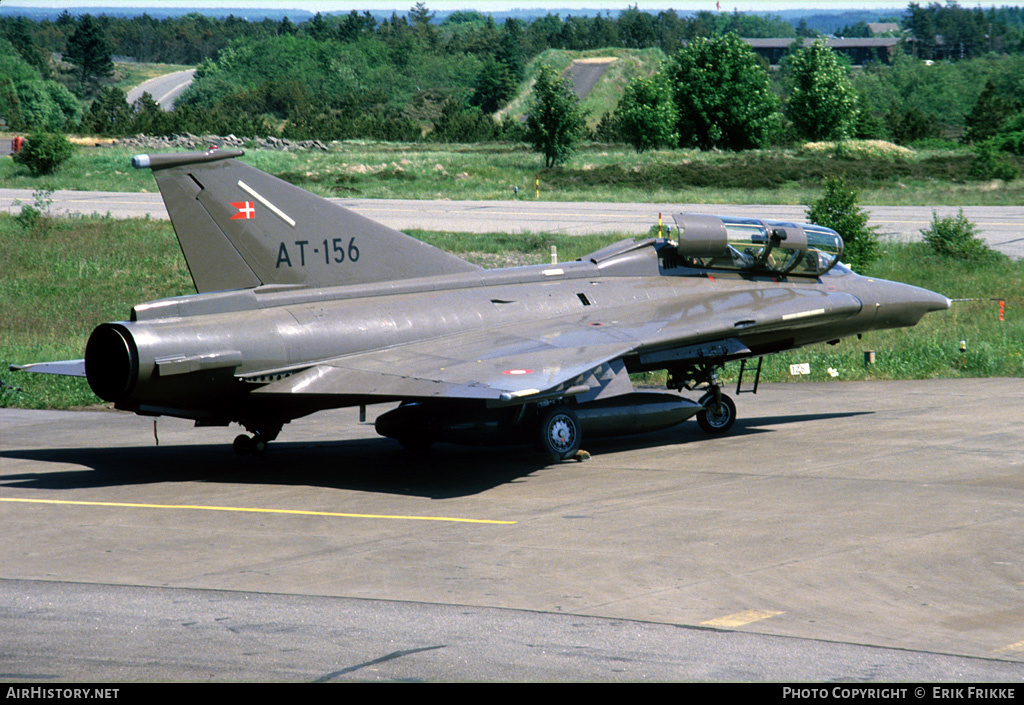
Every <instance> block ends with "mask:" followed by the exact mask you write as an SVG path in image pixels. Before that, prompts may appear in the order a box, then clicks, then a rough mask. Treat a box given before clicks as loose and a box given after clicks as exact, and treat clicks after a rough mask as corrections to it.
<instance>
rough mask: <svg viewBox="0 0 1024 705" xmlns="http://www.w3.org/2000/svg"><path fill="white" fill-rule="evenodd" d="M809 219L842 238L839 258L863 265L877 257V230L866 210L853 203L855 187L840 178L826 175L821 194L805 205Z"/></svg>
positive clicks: (855, 196)
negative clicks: (840, 256) (871, 224)
mask: <svg viewBox="0 0 1024 705" xmlns="http://www.w3.org/2000/svg"><path fill="white" fill-rule="evenodd" d="M807 218H808V219H809V220H810V221H811V222H812V223H817V224H818V225H824V226H825V227H826V228H832V229H833V230H835V231H836V232H837V233H839V235H840V237H842V238H843V261H844V262H846V263H847V264H849V265H850V266H851V267H853V268H854V269H864V268H866V267H867V266H868V265H870V264H871V263H872V262H874V261H875V260H876V259H878V255H879V252H878V234H877V233H876V232H875V230H874V228H870V227H868V214H867V213H866V212H864V211H862V210H861V209H860V208H858V207H857V191H856V189H854V188H851V187H850V186H848V185H847V184H846V182H845V181H844V180H843V179H841V178H827V179H826V180H825V191H824V193H823V194H822V197H821V198H819V199H818V200H817V201H815V202H814V203H812V204H811V207H810V208H808V209H807Z"/></svg>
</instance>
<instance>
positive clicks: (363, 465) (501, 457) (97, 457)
mask: <svg viewBox="0 0 1024 705" xmlns="http://www.w3.org/2000/svg"><path fill="white" fill-rule="evenodd" d="M869 413H873V412H864V411H855V412H842V413H829V414H795V415H790V416H766V417H760V418H748V419H741V420H738V421H737V422H736V424H735V425H734V426H733V428H732V430H731V431H730V433H729V434H728V435H725V436H709V435H707V434H705V433H704V432H702V431H701V430H700V429H699V428H698V427H697V424H696V423H686V424H683V425H682V426H676V427H674V428H670V429H666V430H663V431H658V432H655V433H648V434H643V435H638V436H629V437H623V438H606V439H592V440H590V441H588V442H587V443H586V447H587V450H588V451H590V452H592V453H594V454H595V455H602V456H607V455H612V454H614V453H620V452H628V451H636V450H645V449H648V448H658V447H661V446H665V445H676V444H678V445H683V446H693V445H695V444H696V445H704V444H706V443H728V442H729V440H730V439H733V438H737V437H743V436H749V435H755V434H762V433H771V432H773V429H772V428H771V427H776V426H780V425H783V424H792V423H802V422H809V421H819V420H832V419H840V418H846V417H851V416H860V415H863V414H869ZM0 458H11V459H19V460H33V461H39V462H46V463H66V464H69V465H76V466H84V467H85V468H89V470H83V469H69V470H66V471H46V472H38V473H35V472H26V473H9V474H5V475H3V476H2V477H0V486H6V487H20V488H31V489H47V490H69V489H81V488H93V487H114V486H127V485H145V484H150V483H160V482H224V483H235V484H259V485H308V486H313V487H323V488H336V489H348V490H356V491H363V492H377V493H383V494H396V495H407V496H419V497H425V498H428V499H447V498H452V497H461V496H468V495H474V494H478V493H481V492H484V491H486V490H488V489H491V488H493V487H497V486H499V485H503V484H506V483H511V482H523V481H526V480H527V478H528V476H529V475H531V474H533V473H535V472H538V471H541V470H545V469H548V470H551V469H557V468H558V467H559V466H560V465H561V463H554V462H553V461H551V460H549V459H548V458H547V457H545V456H543V455H541V454H538V453H536V452H534V451H532V450H531V449H530V448H528V447H523V446H516V447H504V446H502V447H479V446H478V447H466V446H455V445H449V444H438V445H437V446H435V447H434V448H432V449H430V450H428V451H425V452H421V453H412V452H409V451H405V450H402V449H401V448H399V446H398V444H396V443H394V442H393V441H391V440H389V439H384V438H370V439H355V440H343V441H319V442H282V441H278V442H275V443H273V444H272V445H271V446H270V449H269V450H268V451H267V453H266V455H264V456H262V457H239V456H237V455H235V453H234V452H232V450H231V447H230V445H228V444H216V445H212V444H203V445H176V446H167V445H162V446H142V447H132V448H45V449H34V450H9V451H0ZM572 464H573V461H568V463H567V465H570V466H571V465H572Z"/></svg>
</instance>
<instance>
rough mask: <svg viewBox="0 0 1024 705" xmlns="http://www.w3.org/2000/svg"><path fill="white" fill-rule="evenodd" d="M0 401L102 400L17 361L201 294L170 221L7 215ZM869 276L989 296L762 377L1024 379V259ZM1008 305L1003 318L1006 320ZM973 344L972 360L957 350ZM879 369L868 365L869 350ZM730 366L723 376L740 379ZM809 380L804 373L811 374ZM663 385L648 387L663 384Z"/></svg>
mask: <svg viewBox="0 0 1024 705" xmlns="http://www.w3.org/2000/svg"><path fill="white" fill-rule="evenodd" d="M411 234H413V235H414V236H416V237H418V238H420V239H422V240H424V241H426V242H429V243H431V244H434V245H436V246H438V247H441V248H443V249H445V250H448V251H450V252H454V253H456V254H459V255H460V256H463V257H465V258H467V259H470V260H472V261H475V262H477V263H479V264H482V265H483V266H488V267H495V266H514V265H519V264H532V263H542V262H545V261H547V259H548V258H549V256H550V247H551V245H553V244H554V245H557V247H558V251H559V255H560V257H561V259H562V260H571V259H575V258H577V257H580V256H582V255H584V254H586V253H588V252H591V251H593V250H596V249H599V248H600V247H602V246H603V245H605V244H608V243H609V242H611V241H613V240H615V239H616V238H615V237H612V236H585V237H571V236H550V235H536V234H534V235H531V234H525V235H509V234H504V233H493V234H460V233H432V232H421V231H414V232H413V233H411ZM0 271H2V272H3V276H2V277H0V301H3V302H4V305H3V306H2V307H0V364H2V368H0V369H2V371H0V380H2V381H3V385H0V406H19V407H27V408H67V407H75V406H83V405H89V404H94V403H97V402H98V400H97V399H96V397H95V396H93V394H92V392H91V391H90V390H89V388H88V385H87V384H86V383H85V381H84V380H79V379H71V378H60V377H55V376H52V375H31V374H23V373H13V372H8V371H7V366H8V365H9V364H12V363H28V362H41V361H48V360H61V359H74V358H80V357H81V356H82V354H83V350H84V348H85V341H86V339H87V338H88V336H89V333H90V332H91V331H92V329H93V328H94V327H95V326H96V325H97V324H99V323H102V322H104V321H109V320H124V319H126V318H127V317H128V313H129V311H130V309H131V307H132V306H133V305H134V304H137V303H141V302H144V301H149V300H152V299H157V298H162V297H167V296H177V295H181V294H187V293H194V289H193V287H192V281H191V278H190V277H189V274H188V270H187V268H186V267H185V262H184V259H183V258H182V256H181V252H180V250H179V249H178V245H177V241H176V239H175V237H174V232H173V230H172V229H171V226H170V224H169V223H166V222H156V221H148V220H126V221H119V220H113V219H108V218H100V217H89V218H58V219H48V218H44V219H42V220H40V221H39V222H38V223H37V224H36V225H35V226H34V227H30V228H26V227H23V225H22V224H21V223H19V221H18V220H17V219H16V218H14V217H12V216H10V215H8V214H0ZM868 273H869V274H872V275H875V276H880V277H885V278H889V279H895V280H899V281H904V282H907V283H911V284H918V285H920V286H924V287H927V288H930V289H933V290H935V291H939V292H941V293H943V294H945V295H947V296H949V297H950V298H958V299H981V300H979V301H967V302H963V303H957V304H954V305H953V308H952V309H951V310H950V311H945V312H939V313H932V314H929V315H928V316H926V317H925V319H924V320H923V321H922V323H921V324H919V325H918V326H916V327H915V328H912V329H901V330H894V331H881V332H877V333H870V334H868V335H866V336H865V337H864V339H863V340H857V339H855V338H854V339H848V340H844V341H843V342H842V343H840V344H839V345H837V346H834V347H830V346H816V347H812V348H804V349H802V350H798V351H794V352H791V353H787V354H784V355H778V356H774V357H771V358H768V359H767V360H766V363H765V373H764V379H766V380H771V381H783V380H789V379H791V378H790V375H789V365H790V364H793V363H795V362H809V363H810V364H811V375H810V377H809V378H810V379H813V380H828V379H832V377H831V376H830V375H829V374H828V372H827V370H828V368H830V367H831V368H833V369H834V370H837V371H838V377H837V379H839V380H848V379H873V378H878V379H901V378H929V377H972V376H1009V377H1024V358H1022V352H1021V347H1020V341H1021V340H1024V317H1022V311H1024V293H1022V292H1024V262H1016V263H1014V262H1011V261H1009V260H1007V259H1005V258H1003V259H993V260H992V261H989V262H986V263H983V264H976V265H964V264H952V263H950V262H949V261H946V260H943V259H941V258H939V257H938V256H936V255H933V254H931V253H930V251H929V250H928V249H927V247H926V246H925V245H921V244H918V245H909V246H894V247H890V249H889V250H888V251H887V252H886V253H885V256H884V257H883V258H882V259H881V260H880V261H879V262H878V263H876V265H875V266H874V267H873V268H872V269H871V271H870V272H868ZM992 298H1003V299H1004V300H1005V306H1006V316H1005V317H1006V320H1005V321H1004V322H1000V321H999V320H998V317H997V312H998V308H997V303H996V302H994V301H990V300H989V299H992ZM960 340H966V341H967V350H968V352H967V355H966V358H962V357H961V355H960V352H959V342H960ZM868 349H870V350H874V351H876V355H877V363H876V364H875V365H874V366H872V367H871V368H865V366H864V363H863V351H864V350H868ZM735 369H736V366H735V365H730V366H729V368H728V369H727V374H726V379H727V380H728V379H730V375H733V374H735ZM804 379H806V378H804ZM658 380H659V378H658V377H657V376H656V375H655V376H651V377H648V378H646V380H641V381H646V382H648V383H651V384H657V383H658Z"/></svg>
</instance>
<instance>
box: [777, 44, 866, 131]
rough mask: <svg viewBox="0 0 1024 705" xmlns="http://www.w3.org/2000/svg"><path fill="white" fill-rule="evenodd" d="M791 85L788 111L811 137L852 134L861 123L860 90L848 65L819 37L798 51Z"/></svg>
mask: <svg viewBox="0 0 1024 705" xmlns="http://www.w3.org/2000/svg"><path fill="white" fill-rule="evenodd" d="M788 72H789V78H790V82H791V86H792V87H791V89H790V93H789V101H788V103H787V110H786V112H787V114H788V115H789V119H790V120H792V121H793V126H794V127H795V128H796V131H797V134H798V135H800V136H801V137H803V138H805V139H808V140H833V139H846V138H848V137H851V136H852V135H853V132H854V128H855V126H856V123H857V94H856V92H854V90H853V86H852V85H850V79H849V77H848V76H847V75H846V68H845V67H844V66H843V65H842V64H841V63H840V62H839V61H838V60H837V59H836V55H835V52H833V51H832V50H831V49H830V48H828V46H826V45H825V43H824V42H823V41H821V40H818V41H816V42H814V43H813V44H811V45H810V46H809V47H806V48H805V49H801V50H800V51H798V52H796V53H795V54H794V55H793V56H792V58H791V59H790V60H789V65H788Z"/></svg>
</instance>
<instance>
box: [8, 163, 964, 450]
mask: <svg viewBox="0 0 1024 705" xmlns="http://www.w3.org/2000/svg"><path fill="white" fill-rule="evenodd" d="M242 155H243V153H242V152H241V151H228V150H219V151H210V152H205V153H186V154H153V155H139V156H136V157H134V158H133V160H132V164H133V166H135V167H136V168H149V169H151V170H152V171H153V174H154V176H155V178H156V181H157V184H158V185H159V187H160V192H161V194H162V196H163V199H164V202H165V204H166V206H167V211H168V213H169V214H170V217H171V221H172V224H173V226H174V230H175V232H176V233H177V236H178V241H179V243H180V245H181V249H182V252H183V253H184V255H185V260H186V262H187V264H188V267H189V271H190V272H191V274H192V279H193V281H194V282H195V286H196V291H197V292H198V293H197V294H195V295H189V296H182V297H176V298H169V299H161V300H158V301H151V302H149V303H144V304H140V305H137V306H135V307H134V308H133V309H132V311H131V316H130V320H128V321H118V322H112V323H104V324H102V325H100V326H99V327H97V328H96V329H95V331H94V332H93V333H92V335H91V336H90V338H89V341H88V344H87V345H86V349H85V358H84V360H70V361H62V362H52V363H38V364H34V365H21V366H16V368H17V369H24V370H31V371H33V372H50V373H56V374H71V375H78V376H84V377H86V378H87V380H88V383H89V385H90V387H91V388H92V390H93V391H94V392H95V393H96V394H97V396H99V397H100V398H101V399H104V400H107V401H110V402H113V403H114V406H115V407H116V408H118V409H123V410H127V411H133V412H135V413H137V414H142V415H152V416H160V415H167V416H175V417H181V418H185V419H192V420H194V421H195V423H196V425H198V426H208V425H227V424H229V423H232V422H237V423H239V424H241V425H242V426H244V427H245V429H247V430H248V431H249V433H251V434H252V435H245V434H243V435H240V436H238V437H237V438H236V439H235V442H234V448H235V450H236V451H238V452H239V453H241V454H248V453H262V452H264V450H265V449H266V446H267V443H269V442H270V441H272V440H274V439H275V438H276V437H277V435H278V433H279V432H280V431H281V428H282V426H283V425H284V424H285V423H288V422H289V421H291V420H293V419H297V418H300V417H302V416H305V415H307V414H311V413H314V412H316V411H319V410H322V409H329V408H337V407H347V406H363V405H367V404H376V403H380V402H391V403H397V404H398V406H396V408H394V409H392V410H391V411H388V412H387V413H384V414H383V415H381V416H379V417H378V418H377V419H376V429H377V431H378V432H379V433H380V434H382V435H384V436H388V437H391V438H395V439H397V440H398V441H399V442H400V443H401V444H402V445H404V446H406V447H409V448H413V449H422V448H425V447H426V446H428V445H430V444H431V443H432V442H434V441H446V442H456V443H470V444H512V443H520V442H529V441H531V440H532V441H533V442H535V443H536V444H537V445H538V446H539V447H540V448H541V449H542V451H543V452H544V453H546V454H548V455H550V456H552V457H554V458H558V459H565V458H570V457H572V456H574V455H575V454H576V453H577V451H578V449H579V448H580V441H581V439H582V438H583V437H584V436H588V435H592V436H611V435H617V434H630V433H638V432H643V431H651V430H656V429H661V428H667V427H669V426H671V425H674V424H676V423H679V422H681V421H683V420H685V419H687V418H690V417H692V416H696V417H697V421H698V423H699V424H700V426H701V427H702V428H703V429H704V430H706V431H708V432H710V433H723V432H725V431H728V430H729V428H730V427H731V426H732V424H733V422H734V421H735V419H736V406H735V404H734V402H733V401H732V400H731V399H730V398H729V397H728V396H726V395H725V394H723V393H722V389H721V385H720V384H719V381H718V376H717V374H718V372H719V371H720V369H721V368H722V366H723V365H724V364H725V363H727V362H729V361H733V360H743V361H744V363H743V364H744V365H745V362H746V360H747V359H753V358H757V359H758V360H760V359H762V358H763V356H765V355H770V354H772V353H777V352H780V351H783V350H790V349H793V348H798V347H801V346H804V345H810V344H813V343H822V342H835V341H838V340H839V339H840V338H842V337H845V336H850V335H855V334H860V333H863V332H865V331H870V330H877V329H881V328H894V327H901V326H912V325H914V324H915V323H917V322H918V320H920V318H921V317H922V316H923V315H924V314H925V313H927V312H929V311H937V310H942V309H945V308H948V306H949V300H948V299H947V298H946V297H944V296H941V295H939V294H935V293H933V292H931V291H927V290H925V289H919V288H916V287H913V286H908V285H905V284H899V283H895V282H889V281H883V280H878V279H870V278H867V277H863V276H859V275H857V274H855V273H854V272H852V271H851V270H850V269H849V268H847V267H845V266H844V265H843V264H841V263H840V261H839V260H840V257H841V255H842V250H843V243H842V239H841V238H840V237H839V235H838V234H836V233H835V232H834V231H832V230H830V229H828V228H824V227H821V226H818V225H811V224H796V223H789V222H776V221H771V220H757V219H750V218H735V217H726V216H722V217H717V216H708V215H695V214H684V213H680V214H678V215H675V216H674V219H675V223H676V225H677V228H676V237H677V239H676V240H670V239H663V238H650V239H643V240H634V239H629V240H624V241H622V242H619V243H617V244H614V245H611V246H609V247H606V248H604V249H601V250H598V251H597V252H593V253H591V254H589V255H587V256H586V257H583V258H581V259H579V260H577V261H575V262H567V263H564V264H552V265H539V266H527V267H512V268H508V269H495V270H484V269H482V268H480V267H478V266H476V265H474V264H471V263H469V262H466V261H464V260H462V259H460V258H458V257H455V256H454V255H451V254H448V253H446V252H443V251H441V250H438V249H436V248H434V247H431V246H429V245H427V244H425V243H423V242H420V241H418V240H416V239H414V238H412V237H409V236H407V235H405V234H403V233H400V232H398V231H396V230H392V229H390V228H387V227H384V226H383V225H380V224H378V223H375V222H374V221H372V220H369V219H367V218H364V217H363V216H360V215H358V214H356V213H353V212H351V211H349V210H346V209H345V208H343V207H341V206H338V205H336V204H334V203H332V202H330V201H328V200H326V199H323V198H320V197H318V196H315V195H313V194H311V193H308V192H307V191H304V190H302V189H300V188H297V187H295V186H292V185H290V184H288V183H286V182H284V181H281V180H280V179H277V178H275V177H273V176H270V175H268V174H265V173H263V172H261V171H259V170H257V169H255V168H253V167H251V166H248V165H246V164H245V163H243V162H241V161H238V158H239V157H241V156H242ZM660 369H664V370H667V372H668V377H667V379H668V388H669V389H671V390H675V391H664V392H638V391H636V390H634V388H633V385H632V384H631V382H630V378H629V373H631V372H639V371H648V370H660ZM743 369H744V368H742V367H741V375H740V376H741V382H740V384H742V376H743ZM756 374H757V377H759V375H760V365H758V367H757V373H756ZM753 384H754V391H756V385H757V378H755V379H754V382H753ZM748 385H749V379H748ZM683 389H686V390H688V391H694V390H699V391H701V392H704V393H703V395H702V396H701V397H700V398H699V400H697V401H692V400H690V399H687V398H685V397H683V396H682V395H681V394H679V392H681V391H682V390H683ZM737 391H740V389H739V385H738V388H737Z"/></svg>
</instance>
